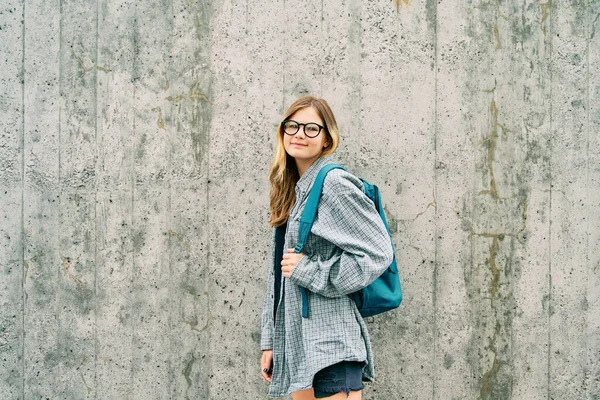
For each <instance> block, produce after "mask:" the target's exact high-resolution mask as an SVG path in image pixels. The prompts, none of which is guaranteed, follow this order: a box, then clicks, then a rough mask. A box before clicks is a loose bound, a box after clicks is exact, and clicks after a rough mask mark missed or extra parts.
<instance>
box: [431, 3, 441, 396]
mask: <svg viewBox="0 0 600 400" xmlns="http://www.w3.org/2000/svg"><path fill="white" fill-rule="evenodd" d="M434 4H435V8H434V25H433V50H434V51H433V53H434V70H433V80H434V101H433V112H434V117H433V152H434V160H433V193H434V199H435V224H434V246H433V248H434V251H433V253H434V254H433V287H432V289H433V290H432V296H431V299H432V303H433V304H432V305H433V382H432V394H431V397H432V399H434V400H435V399H436V395H437V393H436V377H437V376H438V363H437V362H435V360H436V357H437V352H438V320H437V318H438V313H437V311H438V310H437V306H438V302H437V300H438V299H437V289H438V285H437V279H438V248H439V245H440V241H439V238H438V218H439V214H438V206H437V196H438V190H437V189H438V187H437V185H438V168H437V166H438V149H437V135H438V121H437V116H438V74H437V72H438V42H437V6H438V3H437V0H436V1H434Z"/></svg>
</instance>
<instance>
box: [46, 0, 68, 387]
mask: <svg viewBox="0 0 600 400" xmlns="http://www.w3.org/2000/svg"><path fill="white" fill-rule="evenodd" d="M62 24H63V1H62V0H59V5H58V97H59V102H58V146H57V147H58V168H57V169H58V173H57V175H58V179H57V181H56V183H57V187H58V206H57V207H58V215H57V224H56V227H57V232H56V240H57V242H58V243H57V246H56V247H57V249H58V255H59V257H60V258H61V259H62V258H63V256H62V251H61V242H60V231H61V230H60V219H61V199H62V184H61V178H62V177H61V174H60V166H61V161H62V160H61V151H62V147H61V137H62V135H61V133H62V112H63V107H62V105H63V101H62V78H63V68H62V49H63V46H62V41H63V36H62ZM50 193H52V192H51V191H50ZM65 261H66V262H67V263H68V262H69V259H68V258H66V256H65V259H63V260H62V262H65ZM63 268H64V267H63ZM62 288H63V286H62V282H61V276H60V268H57V272H56V294H55V297H54V298H55V302H54V307H55V310H56V311H55V319H56V332H57V336H56V338H55V343H56V348H57V349H58V351H59V352H60V351H62V350H63V348H61V347H62V346H64V345H62V344H61V343H60V335H61V334H62V320H61V318H60V317H61V308H60V304H61V297H62V294H63V293H62V291H63V290H62ZM60 365H61V363H59V370H58V374H52V380H53V383H54V388H53V389H54V390H57V388H58V386H57V382H56V378H57V376H60V375H62V373H61V372H62V371H61V368H60ZM61 389H62V390H64V388H61ZM61 389H58V390H57V391H58V392H60V391H61Z"/></svg>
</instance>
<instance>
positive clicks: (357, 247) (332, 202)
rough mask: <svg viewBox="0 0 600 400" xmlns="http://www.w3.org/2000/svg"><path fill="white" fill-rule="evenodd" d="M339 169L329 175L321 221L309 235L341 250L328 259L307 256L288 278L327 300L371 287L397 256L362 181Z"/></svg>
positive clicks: (321, 208)
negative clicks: (327, 298) (363, 188)
mask: <svg viewBox="0 0 600 400" xmlns="http://www.w3.org/2000/svg"><path fill="white" fill-rule="evenodd" d="M337 171H339V170H335V171H332V172H330V173H329V174H328V175H327V178H326V180H325V183H324V185H323V194H322V196H321V200H320V202H319V208H318V220H315V223H314V224H313V227H312V229H311V233H310V234H311V235H313V234H314V235H317V236H319V237H321V238H322V239H324V240H326V241H329V242H330V243H332V244H334V245H335V246H337V247H339V248H340V249H341V250H342V251H341V253H340V254H339V255H338V256H333V257H331V258H328V259H323V256H322V255H321V254H319V252H318V251H315V252H314V254H312V255H311V256H307V255H305V256H304V257H302V258H301V259H300V261H299V262H298V264H297V265H296V268H294V270H293V271H292V274H291V275H290V278H289V279H290V280H291V281H292V282H294V283H296V284H297V285H299V286H302V287H305V288H307V289H308V290H310V291H311V292H314V293H318V294H320V295H322V296H326V297H341V296H344V295H347V294H349V293H352V292H356V291H358V290H360V289H362V288H364V287H365V286H368V285H369V284H370V283H371V282H373V281H374V280H375V279H377V277H379V276H380V275H381V274H382V273H383V272H384V271H385V270H386V269H387V268H388V267H389V265H390V264H391V262H392V260H393V256H394V254H393V248H392V243H391V240H390V237H389V234H388V232H387V230H386V228H385V225H384V223H383V221H382V220H381V217H380V216H379V213H378V212H377V210H376V208H375V205H374V204H373V202H372V201H371V199H369V198H368V197H367V195H366V194H364V193H363V191H362V189H361V188H362V182H360V180H358V178H356V177H354V176H352V175H350V174H349V173H347V172H345V171H343V172H339V173H336V172H337ZM332 174H333V175H332ZM330 175H332V179H331V180H330V179H329V176H330ZM328 180H330V182H329V185H328V184H327V183H328ZM357 185H360V187H359V186H357ZM326 188H327V189H326Z"/></svg>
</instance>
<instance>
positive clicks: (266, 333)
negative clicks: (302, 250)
mask: <svg viewBox="0 0 600 400" xmlns="http://www.w3.org/2000/svg"><path fill="white" fill-rule="evenodd" d="M275 231H276V228H273V236H272V238H271V258H270V262H269V278H268V279H267V282H268V283H267V293H266V294H265V297H264V300H263V310H262V316H261V336H260V349H261V350H272V349H273V302H274V293H273V291H274V287H275V274H274V270H273V263H274V259H275V255H274V251H275Z"/></svg>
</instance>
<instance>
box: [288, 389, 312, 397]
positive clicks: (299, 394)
mask: <svg viewBox="0 0 600 400" xmlns="http://www.w3.org/2000/svg"><path fill="white" fill-rule="evenodd" d="M292 400H315V392H314V390H313V388H310V389H305V390H298V391H297V392H294V393H292Z"/></svg>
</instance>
